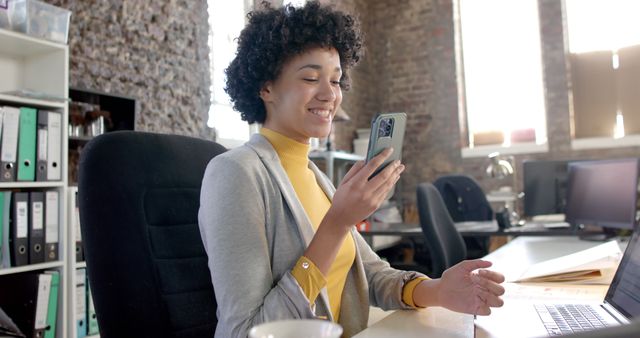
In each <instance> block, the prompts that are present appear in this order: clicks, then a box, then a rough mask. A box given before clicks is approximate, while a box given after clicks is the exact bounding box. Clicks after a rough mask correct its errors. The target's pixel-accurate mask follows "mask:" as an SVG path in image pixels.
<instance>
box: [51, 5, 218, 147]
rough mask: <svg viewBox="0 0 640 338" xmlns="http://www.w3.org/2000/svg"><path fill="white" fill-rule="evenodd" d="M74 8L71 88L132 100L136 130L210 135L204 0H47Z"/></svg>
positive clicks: (71, 46)
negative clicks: (207, 125)
mask: <svg viewBox="0 0 640 338" xmlns="http://www.w3.org/2000/svg"><path fill="white" fill-rule="evenodd" d="M46 2H47V3H50V4H54V5H57V6H60V7H63V8H66V9H69V10H71V11H72V12H73V14H72V15H71V24H70V29H69V51H70V67H69V68H70V74H69V84H70V86H72V87H80V88H88V89H94V90H98V91H103V92H107V93H113V94H120V95H124V96H129V97H134V98H135V99H137V100H138V101H137V102H138V115H137V116H136V123H135V128H136V130H144V131H153V132H162V133H173V134H183V135H192V136H200V137H205V138H210V137H211V129H210V128H207V127H206V122H207V115H208V111H209V86H210V76H209V56H208V53H209V47H208V46H207V39H208V24H207V18H208V14H207V3H206V0H197V1H195V0H168V1H154V0H110V1H101V0H91V1H89V0H46Z"/></svg>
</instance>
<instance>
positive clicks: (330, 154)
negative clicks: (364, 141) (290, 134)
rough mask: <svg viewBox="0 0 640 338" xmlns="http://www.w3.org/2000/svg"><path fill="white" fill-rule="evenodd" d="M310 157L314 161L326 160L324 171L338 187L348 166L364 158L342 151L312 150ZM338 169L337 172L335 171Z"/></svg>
mask: <svg viewBox="0 0 640 338" xmlns="http://www.w3.org/2000/svg"><path fill="white" fill-rule="evenodd" d="M309 159H311V160H312V161H314V162H316V161H317V160H324V163H325V166H326V168H325V171H324V172H325V174H327V177H329V179H330V180H331V182H333V184H334V185H335V186H336V187H337V186H338V183H340V180H341V179H342V178H343V177H344V175H345V174H346V173H347V170H346V166H347V165H348V164H353V163H356V162H357V161H361V160H364V157H362V156H360V155H356V154H350V153H345V152H342V151H312V152H310V153H309ZM336 169H337V171H338V172H337V173H336V172H335V171H336Z"/></svg>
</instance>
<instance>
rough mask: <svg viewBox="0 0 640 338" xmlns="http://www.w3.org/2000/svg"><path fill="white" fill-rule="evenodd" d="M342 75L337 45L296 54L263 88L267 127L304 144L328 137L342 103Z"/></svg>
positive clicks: (261, 95) (265, 123) (262, 94)
mask: <svg viewBox="0 0 640 338" xmlns="http://www.w3.org/2000/svg"><path fill="white" fill-rule="evenodd" d="M341 76H342V69H341V68H340V56H339V55H338V52H337V51H336V50H335V49H333V48H331V49H326V48H313V49H310V50H308V51H306V52H305V53H302V54H300V55H297V56H294V57H293V58H292V59H291V60H289V61H288V62H286V63H285V64H284V65H283V67H282V71H281V72H280V75H279V76H278V78H277V79H276V80H275V81H271V82H267V83H266V84H265V86H264V87H263V88H262V90H261V91H260V97H261V98H262V100H263V101H264V104H265V108H266V110H267V118H266V120H265V122H264V126H265V127H266V128H269V129H271V130H273V131H276V132H278V133H280V134H283V135H285V136H288V137H290V138H292V139H294V140H296V141H298V142H301V143H309V139H310V138H311V137H326V136H327V135H329V132H330V131H331V121H332V120H333V117H334V116H335V114H336V111H337V110H338V107H340V103H341V102H342V90H341V88H340V77H341Z"/></svg>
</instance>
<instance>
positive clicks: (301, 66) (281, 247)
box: [199, 2, 504, 337]
mask: <svg viewBox="0 0 640 338" xmlns="http://www.w3.org/2000/svg"><path fill="white" fill-rule="evenodd" d="M263 7H264V8H263V9H262V10H260V11H256V12H253V13H251V14H250V16H249V23H248V24H247V26H246V27H245V28H244V30H243V31H242V33H241V34H240V38H239V41H238V52H237V54H236V57H235V59H234V60H233V61H232V63H231V65H230V66H229V68H228V69H227V71H226V72H227V78H228V80H227V88H226V91H227V93H228V94H229V96H230V97H231V100H232V101H233V104H234V108H235V109H236V110H237V111H240V112H241V114H242V118H243V120H245V121H247V122H249V123H253V122H260V123H262V125H263V128H262V129H261V131H260V134H256V135H253V136H252V138H251V140H250V141H249V142H247V143H246V144H245V145H244V146H242V147H239V148H236V149H233V150H231V151H229V152H227V153H225V154H222V155H219V156H217V157H216V158H214V159H213V160H212V161H211V163H210V164H209V166H208V167H207V170H206V173H205V176H204V179H203V184H202V193H201V206H200V211H199V225H200V232H201V235H202V239H203V243H204V246H205V249H206V251H207V253H208V256H209V269H210V271H211V278H212V281H213V286H214V289H215V294H216V300H217V303H218V326H217V329H216V337H245V336H246V335H247V332H248V330H249V329H250V328H251V327H253V326H254V325H256V324H260V323H263V322H268V321H273V320H279V319H291V318H326V319H328V320H333V321H336V322H338V323H340V324H341V325H342V326H343V328H344V336H347V337H350V336H352V335H354V334H356V333H357V332H359V331H361V330H363V329H365V328H366V325H367V319H368V311H369V305H374V306H378V307H381V308H383V309H401V308H404V309H408V308H419V307H426V306H444V307H447V308H449V309H452V310H454V311H461V312H467V313H474V314H481V315H486V314H489V313H490V307H495V306H501V305H502V300H501V299H500V297H499V296H500V295H502V294H503V293H504V289H503V287H502V286H500V285H499V283H501V282H502V281H503V280H504V278H503V277H502V275H500V274H498V273H496V272H492V271H488V270H479V271H477V270H478V269H481V268H486V267H488V266H490V263H489V262H484V261H480V260H477V261H466V262H462V263H460V264H458V265H456V266H454V267H452V268H451V269H449V270H448V271H446V272H445V273H444V274H443V276H442V278H441V279H434V280H431V279H429V278H427V277H426V276H424V275H421V274H419V273H417V272H407V271H399V270H395V269H392V268H391V267H389V265H388V264H387V263H386V262H384V261H382V260H380V258H379V257H378V256H377V255H376V254H375V253H374V252H373V251H372V250H371V249H370V248H369V246H368V245H367V244H366V243H365V241H364V240H363V239H362V237H361V236H360V235H359V234H358V233H357V231H355V228H354V226H353V225H354V224H356V223H358V222H359V221H361V220H362V219H366V218H367V217H368V216H369V215H370V214H371V213H373V212H374V211H375V210H376V209H377V208H378V207H379V206H380V204H381V203H382V202H383V201H384V198H385V196H386V195H387V193H388V192H389V190H390V189H391V188H392V187H393V185H394V184H395V183H396V182H397V181H398V179H399V178H400V174H401V173H402V171H403V170H404V165H402V164H401V163H399V162H394V163H392V164H391V165H389V166H388V167H387V168H385V169H384V170H383V171H382V172H381V173H380V174H379V175H377V176H375V177H374V178H372V179H371V180H368V177H369V176H370V175H371V173H372V172H373V171H374V170H375V169H376V168H377V167H378V166H379V165H380V164H381V163H382V162H383V161H384V160H385V159H386V158H387V157H388V156H389V155H390V154H391V152H392V151H393V150H392V149H387V150H386V151H385V152H383V153H382V154H380V155H378V156H377V157H376V158H374V159H373V160H372V161H370V162H369V163H368V164H364V163H363V162H358V163H357V164H355V165H354V166H353V168H352V169H351V170H350V171H349V172H348V173H347V174H346V176H345V177H344V178H343V180H342V183H341V184H340V186H339V187H338V188H337V190H336V189H335V188H334V187H333V186H332V184H331V182H330V181H328V179H327V178H326V176H324V175H323V174H322V173H321V172H320V171H319V170H318V169H317V168H316V167H315V165H313V163H312V162H310V161H309V159H308V157H307V153H308V151H309V140H310V138H312V137H325V136H327V135H328V134H329V132H330V129H331V120H332V118H333V116H334V115H335V113H336V111H337V109H338V107H339V106H340V103H341V101H342V89H348V87H349V77H348V71H349V69H350V68H351V67H353V66H354V65H355V64H356V63H357V62H358V61H359V59H360V57H361V55H362V38H361V33H360V30H359V24H358V22H357V21H356V20H355V19H354V18H353V17H352V16H350V15H348V14H345V13H343V12H340V11H336V10H334V9H332V8H330V7H326V6H322V5H319V4H318V3H317V2H309V3H307V4H306V5H305V6H304V7H303V8H294V7H292V6H285V7H284V8H278V9H274V8H271V7H270V6H269V5H268V4H263Z"/></svg>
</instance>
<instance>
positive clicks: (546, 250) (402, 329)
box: [355, 237, 626, 338]
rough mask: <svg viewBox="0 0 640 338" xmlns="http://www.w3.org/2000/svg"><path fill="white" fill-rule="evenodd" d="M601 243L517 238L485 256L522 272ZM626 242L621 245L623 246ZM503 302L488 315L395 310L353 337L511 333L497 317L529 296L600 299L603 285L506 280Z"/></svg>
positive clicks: (490, 337)
mask: <svg viewBox="0 0 640 338" xmlns="http://www.w3.org/2000/svg"><path fill="white" fill-rule="evenodd" d="M599 244H601V242H585V241H581V240H579V239H578V238H575V237H557V238H556V237H518V238H516V239H514V240H513V241H511V242H509V243H508V244H507V245H505V246H503V247H501V248H500V249H498V250H496V251H494V252H493V253H491V254H489V255H488V256H487V257H486V259H487V260H489V261H491V262H493V263H494V266H493V267H492V269H495V270H497V271H501V272H502V273H506V274H514V273H518V272H521V271H523V269H526V268H527V267H528V266H529V265H530V264H533V263H537V262H540V261H544V260H547V259H551V258H556V257H560V256H563V255H566V254H569V253H573V252H577V251H580V250H584V249H587V248H590V247H593V246H596V245H599ZM625 244H626V243H623V244H622V245H621V247H622V249H623V250H624V246H625ZM505 289H506V292H505V296H504V300H505V306H504V307H502V308H499V309H494V310H493V315H492V316H491V317H478V319H476V320H475V323H474V320H473V316H472V315H466V314H460V313H455V312H452V311H449V310H447V309H444V308H441V307H435V308H429V309H425V310H420V311H395V312H392V313H391V314H390V315H388V316H386V317H385V318H383V319H381V320H379V321H377V322H376V323H374V324H373V325H371V326H370V327H369V328H367V329H366V330H364V331H362V332H361V333H359V334H358V335H356V336H355V337H357V338H377V337H474V335H475V337H478V338H496V337H513V336H514V332H513V331H506V332H505V331H500V329H501V328H504V327H505V326H503V325H496V323H495V322H491V320H489V319H495V318H496V317H497V316H500V314H501V313H504V312H508V311H509V309H510V308H511V307H512V306H518V305H519V304H522V303H523V302H528V301H530V300H532V299H537V300H542V301H547V300H549V301H570V300H581V301H594V302H599V301H601V300H602V299H604V295H605V294H606V291H607V289H608V286H607V285H572V284H564V283H563V284H556V283H505Z"/></svg>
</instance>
